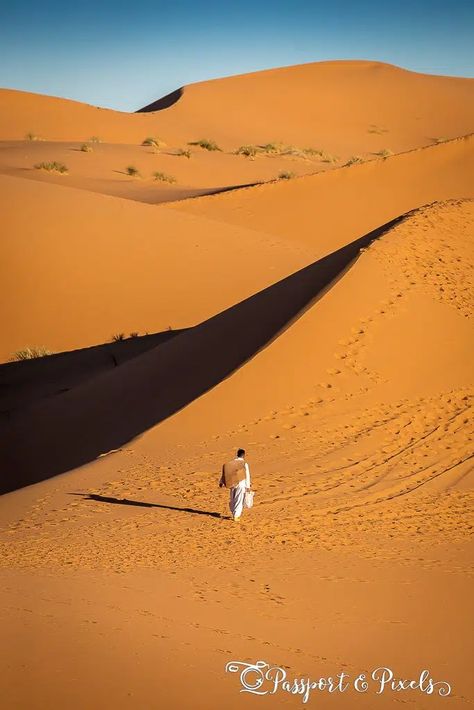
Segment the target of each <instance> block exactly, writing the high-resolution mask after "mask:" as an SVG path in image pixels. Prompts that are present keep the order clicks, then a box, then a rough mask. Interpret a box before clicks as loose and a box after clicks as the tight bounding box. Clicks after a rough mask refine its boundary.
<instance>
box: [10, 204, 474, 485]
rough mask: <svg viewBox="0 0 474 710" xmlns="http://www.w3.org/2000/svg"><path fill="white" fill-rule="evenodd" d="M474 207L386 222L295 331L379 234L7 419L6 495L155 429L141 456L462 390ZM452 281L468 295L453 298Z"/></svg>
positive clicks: (466, 373) (467, 368)
mask: <svg viewBox="0 0 474 710" xmlns="http://www.w3.org/2000/svg"><path fill="white" fill-rule="evenodd" d="M473 204H474V203H473V202H472V201H457V202H456V201H454V202H448V203H445V204H442V205H434V206H432V207H427V208H424V209H422V210H419V211H416V212H415V213H414V214H412V215H409V216H408V218H407V219H405V220H404V221H402V222H400V224H395V225H388V228H384V229H382V230H381V234H382V236H381V238H380V241H375V242H373V244H372V246H370V248H369V249H368V251H367V252H366V253H364V254H363V255H362V256H361V258H360V259H359V260H358V261H357V263H356V264H355V265H354V266H353V268H352V269H350V270H349V271H348V272H347V273H346V274H344V275H342V278H340V279H339V281H337V282H336V283H333V285H332V287H331V288H330V289H329V290H328V291H327V292H326V293H324V294H323V295H322V297H320V298H319V300H318V301H317V302H316V303H314V305H312V306H311V307H310V308H309V309H308V310H306V312H305V313H304V314H303V315H301V317H299V318H298V320H296V322H294V323H292V319H293V318H294V317H295V316H297V315H298V313H299V311H301V309H302V308H305V307H307V306H308V305H310V303H311V301H312V299H314V297H315V296H316V295H318V294H319V295H320V293H319V292H320V290H321V288H324V287H325V286H326V285H327V284H328V283H329V280H330V279H331V278H334V276H335V275H337V274H338V272H340V270H341V268H343V267H344V264H345V263H346V264H347V263H349V261H348V260H350V259H351V258H353V257H354V256H355V255H356V254H357V252H358V248H359V247H361V246H363V245H364V246H367V245H368V244H369V243H370V240H371V239H374V238H375V237H378V236H380V234H379V233H374V234H370V235H367V236H366V237H364V239H361V240H359V241H358V242H356V243H353V244H351V245H350V246H348V247H345V248H344V249H343V250H339V251H338V252H334V254H333V255H331V257H329V258H326V259H322V260H319V261H318V262H315V263H314V264H313V265H311V266H309V267H307V268H306V269H303V270H302V271H300V272H298V273H296V274H295V275H294V276H292V277H290V278H288V279H286V280H283V281H281V282H279V283H278V284H277V285H275V286H274V287H272V288H270V289H267V290H266V291H263V292H261V293H259V294H258V295H256V296H255V297H253V298H251V299H248V300H247V301H245V302H243V303H242V304H238V305H237V306H235V307H234V308H232V309H230V310H228V311H225V312H223V313H221V314H219V315H218V316H216V317H215V318H212V319H210V320H209V321H206V322H205V323H203V324H201V325H200V326H198V327H197V328H194V329H191V330H189V331H187V332H185V333H183V334H180V335H177V336H176V337H175V338H173V339H171V340H170V341H168V342H166V343H164V344H163V345H159V346H158V347H156V348H154V349H151V350H149V351H148V352H147V353H145V354H143V355H137V357H135V358H134V359H133V360H131V361H129V362H126V363H124V364H123V365H121V366H120V367H119V368H115V369H114V370H112V371H110V372H108V373H106V374H101V375H99V376H96V377H93V378H92V379H91V380H90V382H86V383H84V384H80V385H79V386H77V387H75V388H74V389H73V390H72V391H70V392H66V393H63V394H59V395H57V396H55V397H52V398H50V399H49V400H45V401H42V402H38V404H37V406H32V407H30V408H29V409H27V410H21V409H20V410H18V411H14V412H12V415H11V418H9V419H6V420H5V422H4V424H3V427H2V428H3V440H4V448H3V452H2V454H1V457H2V458H1V459H0V461H1V464H2V469H3V470H4V471H5V472H8V471H14V472H15V475H14V476H13V478H12V479H11V480H12V482H13V486H14V485H15V483H14V482H15V481H16V484H17V485H18V484H19V485H24V484H25V483H27V482H29V481H34V480H41V479H42V478H45V477H49V476H51V475H52V474H54V473H60V472H63V471H65V470H69V469H71V468H75V467H77V466H78V465H80V464H84V463H87V461H91V460H93V459H94V458H95V457H96V456H98V455H99V454H101V453H104V452H106V451H108V450H111V449H115V448H117V447H119V446H121V445H123V444H124V443H125V442H126V441H128V440H130V439H131V438H132V437H133V436H135V435H137V434H140V433H142V432H143V431H145V430H146V429H150V427H152V426H153V424H157V423H158V422H160V421H163V423H162V424H160V425H159V426H158V427H156V428H154V429H152V430H151V431H150V432H149V434H148V435H147V436H146V437H145V439H144V440H143V442H142V444H141V445H140V446H141V447H143V448H144V450H148V451H152V452H155V453H157V451H158V450H161V451H164V450H166V447H168V446H173V444H174V445H176V444H178V443H179V442H181V443H183V442H185V441H188V442H189V443H191V442H193V441H194V442H196V441H199V439H200V438H202V437H204V438H208V439H209V438H210V437H212V436H214V435H215V434H216V433H217V432H221V433H222V432H226V431H229V430H230V429H231V428H232V427H234V428H235V427H237V428H242V432H241V433H242V436H241V438H243V439H245V438H246V436H245V435H243V434H244V432H245V431H246V427H247V426H248V425H249V422H250V421H253V422H254V424H255V423H258V421H259V420H260V419H261V418H262V417H265V415H268V412H269V411H270V410H271V409H275V411H276V412H278V411H282V410H285V411H286V412H287V413H288V412H291V407H294V406H295V405H298V404H302V403H306V404H305V406H306V405H307V404H308V402H309V403H310V405H311V407H313V408H314V406H317V405H321V406H323V405H328V404H331V403H334V402H335V403H336V405H337V406H338V407H339V408H341V407H342V408H344V406H346V407H347V406H348V405H349V404H350V401H351V399H353V398H357V399H359V400H361V399H362V401H365V403H366V405H368V404H372V405H373V404H374V402H382V401H383V402H385V403H389V402H396V401H399V400H400V399H401V398H403V397H407V396H408V397H409V398H410V399H411V400H413V398H419V397H425V396H430V395H431V396H432V395H434V394H435V393H437V392H447V391H450V390H453V389H459V388H465V387H468V386H469V385H470V384H471V382H472V378H473V369H472V365H471V364H470V361H469V358H468V353H469V347H470V342H472V338H473V337H474V331H473V329H472V323H471V322H470V321H469V319H468V318H466V315H469V312H470V310H471V308H472V282H471V281H470V279H471V280H472V276H470V274H471V272H472V250H471V247H472V238H473V234H472V229H473V221H474V211H473V209H474V208H473ZM459 278H462V279H465V282H466V289H467V290H466V291H464V290H462V291H460V290H459V289H458V288H457V284H458V279H459ZM285 326H289V327H287V329H286V330H284V332H281V329H282V327H285ZM234 334H235V335H236V337H237V340H236V341H235V342H234V343H233V341H232V337H233V336H234ZM275 336H278V337H276V339H274V340H273V341H271V342H270V343H269V344H267V347H265V349H263V350H262V351H259V350H260V348H261V347H262V346H263V345H265V344H266V343H267V341H268V340H269V338H270V340H271V339H272V337H275ZM252 356H253V357H252ZM249 357H251V358H252V359H250V361H249V362H247V363H246V364H244V363H245V361H246V360H247V359H248V358H249ZM241 365H243V367H242V366H241ZM236 368H239V369H237V370H236V372H234V374H232V372H233V370H235V369H236ZM229 375H231V376H230V377H228V376H229ZM209 389H210V391H209V392H208V393H207V394H204V393H205V392H206V390H209ZM202 394H204V396H201V397H200V395H202ZM193 400H196V401H193ZM187 404H189V406H187V407H186V405H187ZM308 406H309V405H308ZM182 407H185V408H184V409H182V411H181V412H179V413H178V414H176V415H175V416H171V415H173V414H174V412H176V411H177V410H179V409H180V408H182ZM288 407H290V409H288ZM359 407H360V404H359ZM314 413H315V414H317V412H314ZM255 418H257V422H256V420H255ZM77 427H79V429H80V431H81V438H80V441H78V440H77V437H76V433H75V430H76V428H77ZM275 427H276V429H277V431H278V436H276V438H280V437H281V431H280V430H279V429H278V426H277V425H276V424H275ZM274 433H275V434H276V432H274ZM20 442H22V444H21V445H20ZM25 442H27V444H28V445H27V446H24V444H25ZM8 481H9V479H8V478H7V480H6V481H5V479H4V485H5V484H6V485H7V488H6V490H8V486H9V485H12V483H9V482H8Z"/></svg>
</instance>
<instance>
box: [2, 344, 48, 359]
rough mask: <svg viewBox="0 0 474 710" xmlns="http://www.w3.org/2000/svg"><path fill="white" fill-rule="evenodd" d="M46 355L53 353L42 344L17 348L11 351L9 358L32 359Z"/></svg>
mask: <svg viewBox="0 0 474 710" xmlns="http://www.w3.org/2000/svg"><path fill="white" fill-rule="evenodd" d="M46 355H53V351H52V350H48V349H47V348H45V347H44V346H42V345H40V346H32V347H27V348H24V349H23V350H17V351H16V352H15V353H13V356H12V358H11V360H12V361H13V360H34V359H35V358H37V357H45V356H46Z"/></svg>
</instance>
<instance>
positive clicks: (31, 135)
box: [25, 133, 42, 141]
mask: <svg viewBox="0 0 474 710" xmlns="http://www.w3.org/2000/svg"><path fill="white" fill-rule="evenodd" d="M25 138H26V140H27V141H40V140H42V138H40V137H39V136H37V135H36V133H27V134H26V136H25Z"/></svg>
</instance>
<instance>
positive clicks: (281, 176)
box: [278, 170, 296, 180]
mask: <svg viewBox="0 0 474 710" xmlns="http://www.w3.org/2000/svg"><path fill="white" fill-rule="evenodd" d="M294 177H296V175H295V173H291V172H289V171H288V170H282V171H281V173H279V174H278V179H279V180H291V179H292V178H294Z"/></svg>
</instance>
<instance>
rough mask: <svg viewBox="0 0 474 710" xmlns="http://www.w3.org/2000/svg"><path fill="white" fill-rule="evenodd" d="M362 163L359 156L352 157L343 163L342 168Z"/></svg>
mask: <svg viewBox="0 0 474 710" xmlns="http://www.w3.org/2000/svg"><path fill="white" fill-rule="evenodd" d="M363 162H364V161H363V160H362V158H361V157H360V155H352V156H351V157H350V158H349V160H348V161H347V163H344V167H349V166H350V165H357V164H358V163H363Z"/></svg>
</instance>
